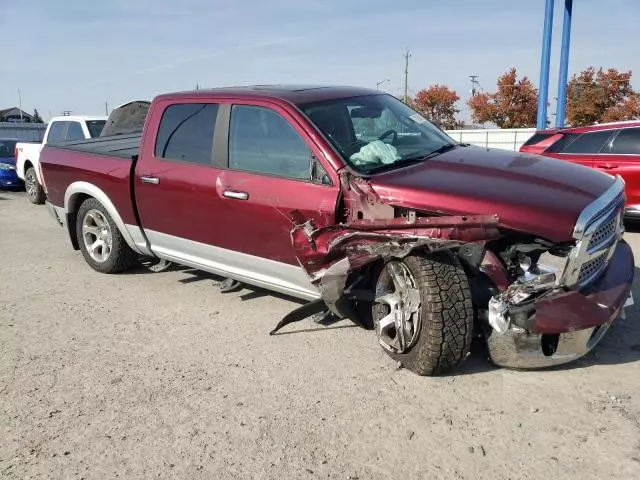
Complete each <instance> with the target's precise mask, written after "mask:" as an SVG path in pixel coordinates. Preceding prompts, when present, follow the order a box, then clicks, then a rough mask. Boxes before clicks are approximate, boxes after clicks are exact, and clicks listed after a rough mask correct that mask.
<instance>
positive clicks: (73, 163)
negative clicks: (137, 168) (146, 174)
mask: <svg viewBox="0 0 640 480" xmlns="http://www.w3.org/2000/svg"><path fill="white" fill-rule="evenodd" d="M42 153H43V155H42V157H41V162H40V163H41V165H42V168H43V169H44V171H45V174H46V187H47V198H48V199H49V201H50V202H51V203H53V204H54V205H57V206H60V207H62V206H64V195H65V192H66V190H67V188H68V187H69V185H71V184H72V183H74V182H87V183H90V184H92V185H95V186H96V187H98V188H99V189H100V190H102V191H103V192H105V193H106V194H107V195H108V196H109V198H110V199H111V201H112V202H113V204H114V206H115V207H116V209H117V210H118V213H120V216H121V217H122V220H123V221H124V222H125V223H129V224H132V225H135V224H136V223H137V222H136V218H135V214H134V206H133V202H132V201H131V193H130V183H129V182H130V175H129V172H130V170H131V160H127V159H124V158H118V157H109V156H106V155H97V154H90V153H86V152H79V151H75V150H67V149H63V148H53V147H49V146H45V147H44V148H43V149H42Z"/></svg>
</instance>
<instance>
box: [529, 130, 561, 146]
mask: <svg viewBox="0 0 640 480" xmlns="http://www.w3.org/2000/svg"><path fill="white" fill-rule="evenodd" d="M553 135H554V134H553V133H534V134H533V135H532V136H531V137H530V138H529V140H527V141H526V142H524V144H523V146H526V145H535V144H536V143H540V142H541V141H542V140H546V139H547V138H549V137H551V136H553Z"/></svg>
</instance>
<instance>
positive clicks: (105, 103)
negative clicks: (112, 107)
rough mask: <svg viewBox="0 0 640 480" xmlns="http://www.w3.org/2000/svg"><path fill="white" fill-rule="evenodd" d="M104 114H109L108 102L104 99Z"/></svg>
mask: <svg viewBox="0 0 640 480" xmlns="http://www.w3.org/2000/svg"><path fill="white" fill-rule="evenodd" d="M104 114H105V115H106V116H107V117H108V116H109V102H108V101H105V102H104Z"/></svg>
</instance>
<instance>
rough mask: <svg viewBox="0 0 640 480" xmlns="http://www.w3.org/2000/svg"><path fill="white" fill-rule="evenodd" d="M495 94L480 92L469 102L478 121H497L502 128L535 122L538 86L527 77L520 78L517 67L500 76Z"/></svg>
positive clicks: (530, 124) (474, 119) (474, 118)
mask: <svg viewBox="0 0 640 480" xmlns="http://www.w3.org/2000/svg"><path fill="white" fill-rule="evenodd" d="M496 86H497V89H496V91H495V92H494V93H479V94H477V95H474V96H473V97H471V98H470V99H469V101H468V102H467V105H468V106H469V108H470V109H471V116H472V118H473V121H474V122H476V123H494V124H496V125H497V126H498V127H500V128H524V127H534V126H535V125H536V115H537V111H538V89H537V88H535V87H534V86H533V83H531V80H529V79H528V78H527V77H526V76H525V77H522V78H521V79H519V80H518V73H517V71H516V69H515V68H511V70H509V71H508V72H506V73H505V74H503V75H501V76H500V77H499V78H498V82H497V84H496Z"/></svg>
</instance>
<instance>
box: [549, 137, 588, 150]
mask: <svg viewBox="0 0 640 480" xmlns="http://www.w3.org/2000/svg"><path fill="white" fill-rule="evenodd" d="M579 136H580V134H579V133H565V134H564V135H563V136H562V138H561V139H560V140H557V141H556V142H555V143H554V144H553V145H551V146H550V147H549V148H547V150H546V151H547V152H548V153H558V152H561V151H562V150H563V149H564V148H565V147H566V146H567V145H569V144H570V143H571V142H573V141H574V140H575V139H576V138H578V137H579Z"/></svg>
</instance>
